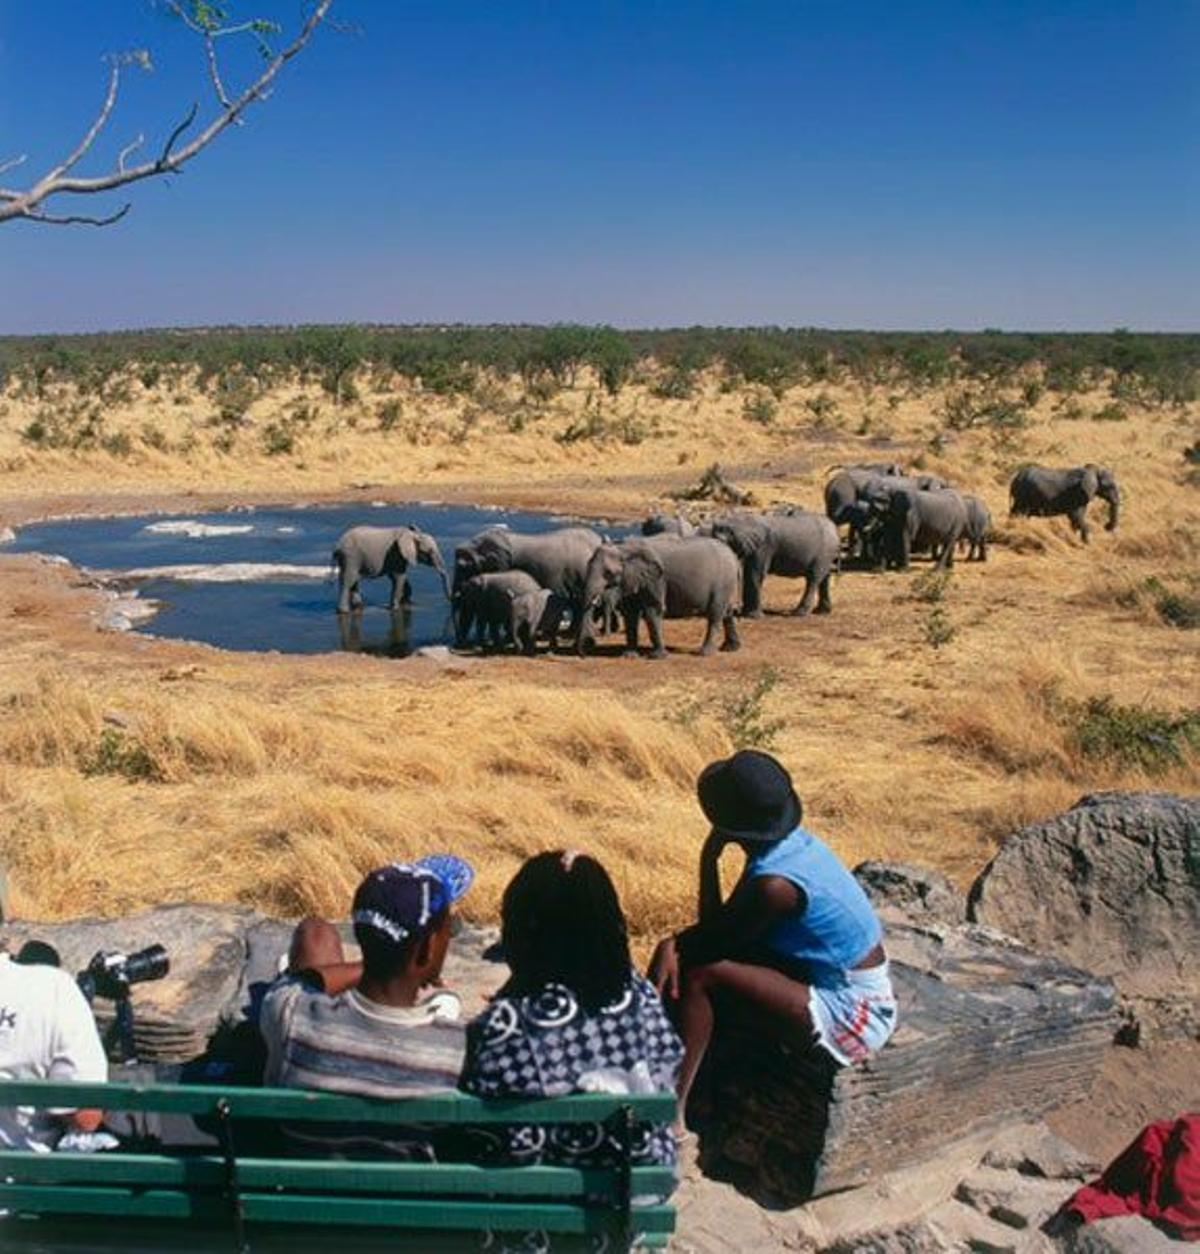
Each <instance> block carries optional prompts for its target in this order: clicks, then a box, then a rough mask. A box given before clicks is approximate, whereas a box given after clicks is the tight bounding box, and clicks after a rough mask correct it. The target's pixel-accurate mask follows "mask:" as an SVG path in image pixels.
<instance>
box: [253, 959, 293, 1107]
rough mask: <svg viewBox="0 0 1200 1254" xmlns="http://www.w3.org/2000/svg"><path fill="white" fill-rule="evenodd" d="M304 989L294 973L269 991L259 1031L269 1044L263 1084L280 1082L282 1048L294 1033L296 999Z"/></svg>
mask: <svg viewBox="0 0 1200 1254" xmlns="http://www.w3.org/2000/svg"><path fill="white" fill-rule="evenodd" d="M303 992H304V986H303V984H302V983H301V982H300V981H299V980H298V979H296V978H295V977H294V976H283V977H282V978H281V979H279V980H276V982H275V983H274V984H273V985H272V986H271V988H270V989H268V991H267V995H266V997H264V998H263V1004H262V1010H261V1012H260V1014H259V1017H258V1030H259V1032H260V1033H261V1034H262V1038H263V1042H264V1044H265V1045H266V1047H267V1064H266V1067H265V1068H264V1070H263V1083H264V1084H269V1085H270V1084H279V1083H280V1076H281V1074H282V1070H283V1050H284V1045H285V1044H286V1042H287V1038H288V1035H289V1034H290V1032H291V1026H292V1015H293V1014H294V1013H295V1009H296V1000H297V998H299V997H300V996H301V995H302V994H303Z"/></svg>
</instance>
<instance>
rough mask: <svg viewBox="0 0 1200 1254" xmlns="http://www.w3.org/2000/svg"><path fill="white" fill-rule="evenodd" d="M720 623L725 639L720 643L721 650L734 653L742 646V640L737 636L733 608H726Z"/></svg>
mask: <svg viewBox="0 0 1200 1254" xmlns="http://www.w3.org/2000/svg"><path fill="white" fill-rule="evenodd" d="M722 625H723V626H724V628H725V640H724V642H723V643H722V645H721V652H722V653H736V652H737V651H738V650H739V649H740V648H741V647H742V642H741V639H740V638H739V637H738V629H737V619H736V618H735V617H734V613H733V610H731V609H726V611H725V617H724V619H722Z"/></svg>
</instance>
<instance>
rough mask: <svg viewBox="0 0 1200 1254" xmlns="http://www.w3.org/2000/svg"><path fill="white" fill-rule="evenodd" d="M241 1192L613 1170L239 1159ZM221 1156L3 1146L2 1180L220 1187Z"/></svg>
mask: <svg viewBox="0 0 1200 1254" xmlns="http://www.w3.org/2000/svg"><path fill="white" fill-rule="evenodd" d="M237 1170H238V1181H239V1184H240V1185H241V1187H242V1188H244V1189H266V1188H286V1189H305V1190H308V1191H309V1192H321V1191H330V1192H339V1193H402V1194H412V1193H415V1194H425V1195H443V1196H448V1195H462V1196H475V1197H479V1196H486V1195H488V1194H493V1195H498V1196H504V1197H591V1198H599V1197H604V1198H607V1197H610V1196H611V1194H612V1192H613V1187H614V1184H615V1175H616V1173H615V1171H614V1170H612V1169H610V1168H579V1167H543V1166H529V1167H479V1166H474V1165H466V1164H458V1163H402V1162H390V1161H381V1162H354V1161H342V1160H337V1161H326V1160H321V1161H308V1160H304V1159H292V1158H260V1157H248V1158H239V1159H238V1164H237ZM225 1172H226V1168H225V1163H224V1161H223V1160H222V1159H221V1158H219V1157H217V1156H216V1155H213V1154H202V1155H184V1154H174V1155H172V1154H170V1153H162V1154H124V1153H122V1154H39V1153H35V1152H34V1151H32V1150H4V1151H0V1179H5V1178H8V1179H11V1180H13V1181H15V1182H17V1183H20V1184H47V1185H48V1184H58V1185H87V1186H89V1187H90V1186H92V1185H106V1184H107V1185H115V1186H125V1187H132V1188H147V1187H170V1186H177V1187H187V1188H190V1189H195V1190H203V1189H222V1188H224V1187H225V1184H226V1174H225ZM631 1174H632V1185H633V1192H634V1193H635V1194H638V1195H644V1196H648V1195H655V1194H657V1195H665V1194H667V1193H669V1192H670V1191H671V1189H672V1187H673V1185H674V1173H673V1172H672V1171H671V1169H670V1168H668V1167H634V1168H633V1169H632V1173H631Z"/></svg>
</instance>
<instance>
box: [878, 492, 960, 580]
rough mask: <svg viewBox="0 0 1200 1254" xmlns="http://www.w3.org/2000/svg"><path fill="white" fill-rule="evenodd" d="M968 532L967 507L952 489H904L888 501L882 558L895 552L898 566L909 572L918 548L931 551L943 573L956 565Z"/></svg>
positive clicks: (894, 493) (889, 497)
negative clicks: (958, 547) (957, 549)
mask: <svg viewBox="0 0 1200 1254" xmlns="http://www.w3.org/2000/svg"><path fill="white" fill-rule="evenodd" d="M966 529H967V507H966V504H965V502H964V501H963V498H962V497H961V496H960V495H959V494H958V493H957V492H955V491H954V490H953V489H951V488H942V489H940V490H938V491H935V492H927V491H922V490H921V489H919V488H918V489H913V488H901V489H899V490H898V491H895V492H892V493H890V494H889V496H888V498H887V513H886V515H885V518H884V524H883V536H882V540H883V548H882V551H881V557H882V556H885V555H886V554H887V553H888V552H890V553H891V555H892V557H893V558H894V560H895V563H896V565H897V567H898V568H899V569H900V570H907V569H908V563H909V558H910V557H911V555H912V552H913V550H914V549H921V548H929V549H931V550H932V551H933V552H934V555H935V557H936V558H937V566H938V569H939V570H946V569H947V568H949V567H950V566H953V565H954V549H955V546H956V545H957V544H958V540H959V537H960V536H961V535H962V534H963V532H965V531H966Z"/></svg>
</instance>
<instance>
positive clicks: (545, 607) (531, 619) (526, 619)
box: [508, 588, 570, 657]
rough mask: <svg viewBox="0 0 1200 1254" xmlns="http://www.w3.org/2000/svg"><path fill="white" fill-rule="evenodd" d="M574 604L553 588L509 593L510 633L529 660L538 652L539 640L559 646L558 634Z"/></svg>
mask: <svg viewBox="0 0 1200 1254" xmlns="http://www.w3.org/2000/svg"><path fill="white" fill-rule="evenodd" d="M569 609H570V602H568V600H567V599H566V597H561V596H559V595H558V593H557V592H551V591H550V589H549V588H539V589H538V590H537V591H536V592H520V593H509V600H508V631H509V634H510V635H511V636H512V638H513V640H514V642H515V643H516V644H517V645H518V647H519V648H520V649H521V651H522V653H524V654H525V656H526V657H533V655H534V654H535V653H536V652H537V641H538V640H549V642H550V648H551V649H556V648H557V647H558V633H559V630H560V629H561V627H562V621H563V615H564V614H566V613H567V611H568V610H569Z"/></svg>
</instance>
